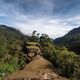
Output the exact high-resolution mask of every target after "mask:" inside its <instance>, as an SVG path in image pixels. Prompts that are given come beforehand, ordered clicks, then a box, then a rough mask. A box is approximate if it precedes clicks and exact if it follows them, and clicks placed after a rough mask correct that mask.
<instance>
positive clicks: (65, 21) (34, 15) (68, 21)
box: [0, 0, 80, 38]
mask: <svg viewBox="0 0 80 80" xmlns="http://www.w3.org/2000/svg"><path fill="white" fill-rule="evenodd" d="M0 23H1V24H6V25H9V26H14V27H15V28H17V29H19V30H20V31H21V32H23V33H24V34H31V33H32V31H33V30H37V31H38V32H40V33H46V34H49V36H50V37H52V38H56V37H60V36H63V35H64V34H66V33H67V32H68V31H69V30H71V29H73V28H74V27H77V26H79V25H80V0H73V1H72V0H0Z"/></svg>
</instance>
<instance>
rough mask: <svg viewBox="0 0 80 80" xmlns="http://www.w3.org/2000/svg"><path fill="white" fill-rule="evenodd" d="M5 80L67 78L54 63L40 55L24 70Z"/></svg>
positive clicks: (52, 79)
mask: <svg viewBox="0 0 80 80" xmlns="http://www.w3.org/2000/svg"><path fill="white" fill-rule="evenodd" d="M4 80H67V79H66V78H64V77H61V76H59V75H58V74H57V72H56V69H55V68H54V67H53V65H52V64H51V63H50V62H49V61H47V60H45V59H44V58H42V57H40V58H37V59H34V60H33V61H31V62H30V63H29V64H27V65H26V66H25V68H24V69H23V70H18V71H15V72H14V73H13V74H11V75H9V76H7V77H6V78H5V79H4Z"/></svg>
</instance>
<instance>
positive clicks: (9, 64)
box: [0, 26, 80, 80]
mask: <svg viewBox="0 0 80 80" xmlns="http://www.w3.org/2000/svg"><path fill="white" fill-rule="evenodd" d="M25 41H26V42H37V43H38V44H40V48H41V52H42V56H43V57H44V58H45V59H47V60H49V61H50V62H51V63H52V64H53V65H54V66H55V68H56V69H57V72H58V73H59V74H60V75H62V76H65V77H68V78H72V79H75V80H79V79H80V56H79V55H77V54H75V53H74V52H71V51H68V50H67V48H65V47H59V46H56V45H54V44H53V40H52V39H50V38H49V36H48V35H46V34H42V35H39V33H36V31H33V33H32V36H31V37H28V36H24V35H23V34H22V33H20V32H19V31H18V30H15V29H13V28H9V27H6V26H0V77H1V78H2V77H5V76H6V75H8V74H10V73H12V72H14V71H15V70H19V69H22V68H23V67H24V66H25V64H28V63H27V60H26V58H25V56H24V55H25V51H24V47H25V46H26V45H25V43H26V42H25Z"/></svg>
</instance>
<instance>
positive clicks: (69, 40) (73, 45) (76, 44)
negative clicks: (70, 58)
mask: <svg viewBox="0 0 80 80" xmlns="http://www.w3.org/2000/svg"><path fill="white" fill-rule="evenodd" d="M54 42H55V43H56V44H58V45H64V46H66V47H67V48H68V49H69V50H71V51H74V52H75V53H77V54H80V27H79V28H75V29H72V30H71V31H70V32H69V33H68V34H66V35H65V36H63V37H61V38H57V39H55V41H54Z"/></svg>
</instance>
